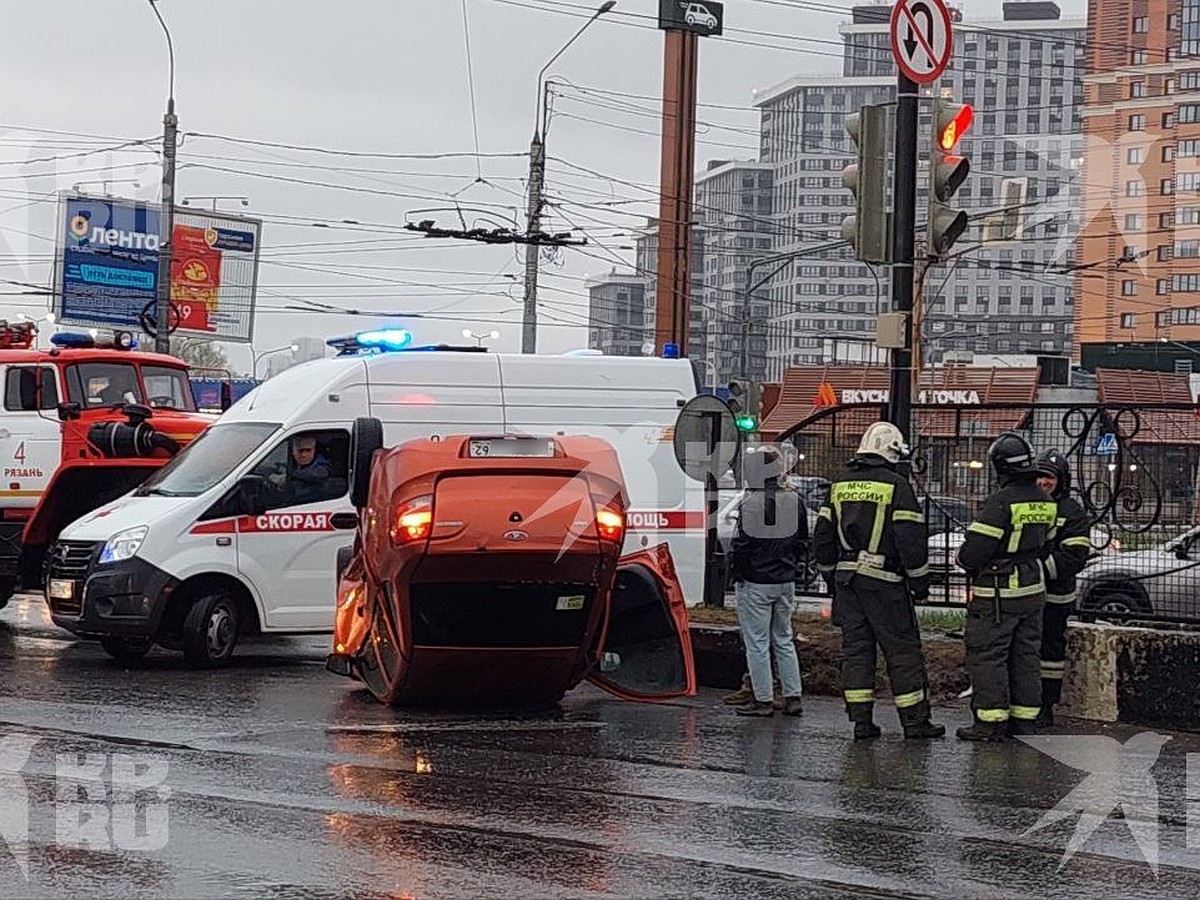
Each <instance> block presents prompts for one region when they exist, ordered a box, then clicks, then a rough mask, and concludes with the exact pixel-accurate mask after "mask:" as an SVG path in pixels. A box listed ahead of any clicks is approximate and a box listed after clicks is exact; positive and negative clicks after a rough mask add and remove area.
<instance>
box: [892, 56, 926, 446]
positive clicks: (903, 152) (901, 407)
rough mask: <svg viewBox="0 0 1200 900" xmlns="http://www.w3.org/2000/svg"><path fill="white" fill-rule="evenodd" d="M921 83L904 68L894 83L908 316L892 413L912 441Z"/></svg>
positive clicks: (898, 211)
mask: <svg viewBox="0 0 1200 900" xmlns="http://www.w3.org/2000/svg"><path fill="white" fill-rule="evenodd" d="M918 98H919V95H918V93H917V85H916V82H914V81H913V80H912V79H910V78H909V77H908V76H906V75H904V74H903V73H901V74H900V75H899V79H898V81H897V85H896V100H897V103H896V154H895V169H894V170H893V175H894V177H893V181H892V184H893V191H894V199H895V206H894V216H893V221H894V227H895V230H894V232H893V234H892V304H893V307H892V308H893V310H894V311H895V312H898V313H902V314H903V315H904V317H905V326H904V347H903V349H894V350H892V382H891V391H890V392H889V403H888V418H889V419H890V420H891V422H892V424H894V425H895V426H896V427H897V428H899V429H900V431H901V432H902V433H903V434H904V436H905V438H906V439H907V440H909V442H910V443H911V439H912V434H911V429H912V359H913V353H912V347H913V340H912V337H913V333H912V324H913V323H912V311H913V274H914V273H913V252H914V245H915V244H916V238H917V110H918V107H917V104H918Z"/></svg>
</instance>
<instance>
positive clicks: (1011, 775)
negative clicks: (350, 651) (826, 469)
mask: <svg viewBox="0 0 1200 900" xmlns="http://www.w3.org/2000/svg"><path fill="white" fill-rule="evenodd" d="M68 638H69V636H67V635H65V634H63V633H61V632H58V631H56V630H55V629H54V628H53V626H51V625H50V624H49V623H48V622H47V621H46V620H45V619H44V615H43V614H42V612H41V607H40V604H38V603H37V602H36V601H19V602H17V603H15V604H14V606H12V607H10V608H9V609H7V610H5V611H4V612H3V613H0V697H2V699H0V749H3V748H4V747H12V746H15V744H13V743H10V742H13V741H15V740H16V739H18V738H20V737H21V736H27V737H28V738H29V739H30V741H34V742H35V743H32V747H31V749H30V751H29V758H28V762H27V763H25V764H24V765H23V766H20V773H19V775H17V776H15V777H16V778H17V779H18V780H17V782H11V780H10V781H5V779H11V778H12V777H13V776H9V775H3V774H0V782H4V784H5V785H15V787H13V788H12V789H11V790H9V791H8V792H7V793H6V795H5V797H0V833H2V834H5V835H8V834H11V833H12V832H11V829H12V828H13V826H14V822H17V824H20V823H21V822H23V821H26V819H27V821H28V825H29V828H28V831H29V842H28V844H27V845H26V847H25V848H24V850H25V859H26V861H27V863H28V881H26V880H25V878H24V876H23V874H22V872H21V869H20V867H19V866H18V865H17V863H16V862H15V861H14V860H13V858H12V857H11V855H10V854H8V853H6V852H5V851H4V850H3V849H0V876H2V879H0V896H14V895H20V896H29V895H32V896H51V895H54V896H57V895H61V894H65V893H69V894H73V895H74V894H78V895H97V894H104V895H112V894H120V895H122V896H130V897H133V896H151V895H153V896H161V895H173V896H179V895H184V896H226V897H230V896H231V897H241V896H245V897H249V896H260V895H263V894H269V895H274V896H286V897H310V896H311V897H318V896H321V897H323V896H331V895H345V896H349V895H355V896H381V897H383V896H387V897H409V896H411V897H421V896H444V895H456V896H464V895H484V894H486V895H497V894H505V895H513V896H534V897H557V896H572V897H575V896H639V897H650V896H655V897H657V896H680V895H699V896H714V897H722V896H730V897H746V896H753V897H780V898H784V897H786V898H796V897H840V896H876V897H881V896H889V897H897V896H899V897H906V896H929V895H935V896H944V897H963V896H970V897H1016V896H1036V897H1071V898H1074V897H1079V898H1085V897H1086V898H1096V897H1195V896H1197V895H1200V851H1197V850H1188V848H1187V842H1186V823H1187V811H1188V810H1187V807H1186V799H1185V759H1186V754H1187V753H1188V752H1194V753H1200V739H1197V738H1196V737H1194V736H1193V737H1189V736H1185V735H1176V736H1174V739H1173V740H1172V741H1170V742H1169V743H1167V744H1166V746H1165V747H1164V748H1163V750H1162V753H1161V755H1160V756H1159V758H1158V761H1157V763H1156V765H1155V766H1154V768H1153V770H1152V772H1153V781H1152V783H1153V784H1154V785H1156V786H1157V789H1158V792H1159V801H1160V817H1159V820H1160V824H1159V827H1158V834H1157V836H1156V837H1157V839H1158V840H1157V846H1158V847H1159V856H1160V863H1161V865H1160V868H1159V870H1158V875H1157V877H1156V876H1155V875H1154V874H1153V873H1152V872H1151V869H1150V867H1149V866H1148V865H1147V863H1146V862H1145V861H1144V860H1143V857H1142V851H1141V850H1140V849H1139V847H1138V844H1137V843H1136V842H1135V841H1134V839H1133V838H1132V836H1131V833H1130V824H1131V823H1130V821H1128V820H1127V821H1123V820H1121V819H1119V818H1116V817H1110V818H1109V819H1108V820H1107V821H1106V822H1105V823H1104V824H1102V825H1101V826H1100V827H1099V828H1098V830H1097V831H1096V832H1095V834H1094V835H1092V837H1091V838H1090V839H1089V840H1088V841H1087V843H1086V845H1085V846H1084V847H1083V848H1082V850H1080V851H1079V852H1078V853H1077V854H1076V855H1075V856H1074V858H1073V859H1072V860H1071V861H1070V862H1068V863H1067V864H1066V865H1065V866H1063V867H1062V868H1061V871H1060V870H1059V865H1060V863H1061V861H1062V854H1063V850H1064V848H1065V847H1066V845H1067V842H1068V840H1069V838H1070V836H1071V834H1072V831H1073V830H1074V827H1075V823H1076V821H1077V820H1078V815H1072V816H1070V817H1067V818H1065V819H1064V820H1063V821H1061V822H1058V823H1057V824H1054V825H1051V826H1050V827H1047V828H1045V829H1041V830H1038V831H1035V832H1032V833H1030V834H1028V835H1025V832H1026V831H1027V830H1029V829H1030V828H1031V827H1032V826H1033V825H1034V824H1035V823H1037V822H1038V820H1039V819H1040V818H1041V816H1042V815H1043V814H1044V813H1045V812H1046V811H1047V810H1049V809H1050V808H1051V807H1053V806H1054V805H1055V804H1056V803H1058V802H1059V801H1060V800H1062V799H1063V798H1064V797H1066V796H1067V795H1068V794H1070V793H1071V791H1072V789H1073V788H1075V787H1076V786H1077V785H1078V784H1080V782H1081V781H1082V780H1083V779H1084V777H1085V775H1084V773H1082V772H1080V771H1077V770H1075V769H1072V768H1069V767H1068V766H1066V765H1063V764H1062V763H1059V762H1056V761H1055V760H1054V759H1052V758H1050V757H1049V756H1047V755H1045V754H1043V753H1040V752H1038V751H1037V750H1035V749H1033V748H1032V747H1027V746H1024V745H1021V744H1016V745H1006V746H979V747H976V746H964V745H962V744H959V743H958V742H956V741H954V740H953V739H947V740H942V741H938V742H934V743H931V744H905V743H904V742H903V741H901V740H899V738H898V734H897V731H898V728H897V726H896V723H895V720H894V715H893V714H892V713H891V712H890V711H887V710H884V711H883V713H882V714H881V715H880V717H879V718H880V721H881V723H882V724H884V726H885V729H886V731H888V732H889V733H888V734H887V735H886V736H885V739H884V740H883V741H880V742H877V743H875V744H873V745H861V744H859V745H856V744H854V743H853V742H852V741H850V740H848V739H847V735H848V728H847V726H846V724H845V722H844V719H843V714H842V711H841V709H840V705H839V704H837V703H836V702H834V701H832V700H828V699H824V698H810V699H809V700H808V701H807V705H806V713H805V716H804V718H802V719H798V720H794V719H784V718H782V717H780V718H775V719H771V720H749V721H746V720H740V719H737V718H735V717H734V716H733V715H731V713H730V712H729V710H728V709H726V708H725V707H722V706H721V705H720V704H719V700H718V695H717V694H715V693H712V692H704V693H703V694H702V695H701V696H700V697H698V698H695V699H693V700H690V701H686V702H679V703H673V704H668V705H663V706H648V705H637V704H628V703H621V702H619V701H616V700H614V699H611V698H609V697H608V695H606V694H601V693H599V692H597V691H594V690H592V689H590V688H587V689H581V690H578V691H576V692H574V693H573V694H572V695H571V696H570V697H569V698H568V700H567V702H565V703H564V704H563V705H562V707H561V708H560V709H555V710H552V711H544V712H541V713H538V714H526V715H504V714H493V715H488V716H471V715H465V714H461V713H459V714H452V713H446V714H436V713H428V712H426V713H406V712H402V711H394V710H389V709H385V708H381V707H380V706H378V705H376V704H375V703H374V702H373V701H372V700H371V699H370V698H369V697H368V696H367V695H365V694H364V693H362V692H359V691H356V690H354V689H353V688H352V687H351V686H349V685H348V684H347V682H345V681H344V680H343V679H340V678H337V677H334V676H332V675H329V674H328V673H326V672H325V671H324V669H323V668H322V660H323V657H324V653H325V652H326V641H325V639H324V638H314V639H304V640H292V641H287V642H276V643H264V644H261V645H249V646H246V647H244V648H243V649H242V650H241V651H240V656H239V658H238V660H237V663H236V665H234V666H233V667H232V668H229V669H227V670H223V671H218V672H208V673H196V672H192V671H189V670H187V669H186V668H184V667H183V664H182V660H181V659H180V658H179V657H177V656H175V655H171V654H166V653H156V654H154V655H152V656H151V657H150V658H149V659H148V660H147V661H146V662H145V664H144V665H143V666H142V667H140V668H138V669H135V670H126V669H124V668H122V667H121V666H120V665H118V664H116V663H113V662H110V661H109V660H108V659H107V658H106V657H105V656H104V654H103V653H102V652H101V651H100V649H99V648H98V647H97V646H95V645H91V644H86V643H76V642H73V641H71V640H69V639H68ZM939 718H940V719H941V720H943V721H945V722H946V724H948V725H956V724H960V723H962V722H965V721H966V718H967V715H966V713H965V712H964V711H963V710H961V709H946V710H941V711H939ZM1070 730H1071V729H1064V731H1070ZM1075 730H1076V731H1080V732H1082V731H1083V729H1082V728H1077V729H1075ZM1107 733H1108V734H1110V735H1112V736H1113V737H1115V738H1117V739H1118V740H1120V741H1125V740H1126V739H1127V738H1128V737H1130V736H1132V735H1133V734H1135V733H1136V731H1135V730H1132V729H1114V730H1110V731H1109V732H1107ZM81 754H83V755H81ZM114 754H115V755H117V756H120V757H122V758H124V757H129V758H132V759H134V760H142V761H143V763H145V762H147V761H153V762H155V763H161V764H163V766H164V768H163V772H164V774H165V777H164V778H163V779H162V781H161V784H157V785H156V786H155V787H154V788H150V789H147V790H148V793H146V794H145V795H144V796H142V795H139V798H138V799H139V802H141V801H146V802H149V803H151V804H154V803H161V804H162V805H163V806H164V808H165V810H166V812H167V814H169V834H168V835H167V836H166V840H165V846H164V847H163V848H162V849H137V848H136V847H132V846H131V843H132V842H131V840H130V838H129V835H128V834H124V836H122V835H121V834H118V832H119V831H121V829H119V828H118V822H119V820H120V815H119V811H118V809H117V806H118V805H119V803H120V802H121V801H122V797H119V796H116V794H117V793H118V792H114V791H109V792H108V793H107V794H105V793H104V791H103V788H101V789H100V793H99V794H97V793H96V788H95V786H94V785H93V787H92V793H91V794H90V795H88V796H86V798H85V799H87V800H88V801H90V802H91V803H92V807H91V809H92V812H93V813H96V814H97V815H100V816H101V819H102V820H103V821H101V825H106V824H107V832H106V831H105V829H104V828H103V827H102V828H101V829H100V830H99V831H98V832H97V831H95V829H94V828H93V830H92V831H91V832H89V833H90V834H91V835H92V836H93V837H96V838H97V839H96V840H95V841H94V842H93V844H94V845H88V846H82V845H81V843H82V842H80V841H74V842H72V841H70V840H68V841H67V842H64V841H62V840H60V839H59V837H60V836H61V835H63V834H64V833H65V834H66V836H67V837H68V838H71V837H72V835H75V836H78V830H79V829H78V827H77V826H78V825H79V822H78V820H77V816H76V814H77V812H78V809H77V808H76V807H72V806H70V803H69V802H68V801H71V800H78V799H79V798H80V797H81V796H83V795H81V794H80V793H79V789H78V787H77V786H75V785H74V784H71V785H68V787H67V788H64V785H63V779H62V778H57V779H56V772H62V771H63V770H64V766H66V767H67V768H68V769H70V767H71V766H84V765H86V763H87V761H88V760H89V759H91V760H93V761H94V760H99V761H101V762H103V761H104V760H109V761H110V762H111V761H112V760H113V759H114V758H115V757H114ZM10 758H11V757H10ZM4 767H5V759H4V757H3V754H0V769H3V768H4ZM115 767H116V763H112V764H111V765H110V766H109V770H110V774H111V772H112V771H115ZM1194 769H1195V771H1196V774H1195V775H1194V777H1196V778H1200V759H1198V760H1197V764H1196V765H1195V766H1194ZM1197 783H1200V781H1198V782H1197ZM1135 789H1136V786H1135ZM22 792H23V793H24V794H25V795H27V800H28V806H27V808H28V813H27V816H26V818H25V819H22V818H20V816H19V815H18V814H24V807H22V806H21V805H20V804H19V803H16V802H14V800H13V798H17V799H24V798H22V797H21V796H20V795H21V794H22ZM147 798H148V799H147ZM125 799H128V798H125ZM1142 799H1145V798H1144V797H1143V798H1142ZM135 805H136V804H135ZM145 806H146V803H141V806H138V807H137V808H138V809H139V810H141V815H142V816H143V818H144V817H145V815H147V812H146V809H145V808H144V807H145ZM1197 806H1200V801H1197ZM64 810H66V811H65V812H64ZM72 816H76V818H75V819H71V817H72ZM64 817H65V818H67V819H70V821H68V822H67V826H69V827H67V830H66V832H63V830H62V829H63V828H64V825H63V821H62V820H63V819H64ZM139 821H140V820H139ZM1134 822H1135V823H1136V822H1137V819H1136V818H1135V819H1134ZM93 824H95V823H94V822H93ZM140 827H141V828H142V830H143V831H144V830H146V829H147V828H149V827H150V826H148V825H147V824H146V822H141V825H140ZM72 828H74V830H72ZM1195 837H1196V838H1197V840H1198V842H1200V834H1197V835H1196V836H1195Z"/></svg>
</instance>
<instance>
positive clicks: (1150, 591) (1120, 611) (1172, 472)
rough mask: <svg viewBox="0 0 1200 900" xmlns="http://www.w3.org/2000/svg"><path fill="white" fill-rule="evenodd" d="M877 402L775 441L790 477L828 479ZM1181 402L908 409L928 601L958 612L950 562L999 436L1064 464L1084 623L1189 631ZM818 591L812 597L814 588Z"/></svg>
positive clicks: (957, 576) (960, 583) (1192, 570)
mask: <svg viewBox="0 0 1200 900" xmlns="http://www.w3.org/2000/svg"><path fill="white" fill-rule="evenodd" d="M885 413H886V410H885V409H884V408H882V407H880V406H878V405H875V404H871V405H862V406H849V405H847V406H837V407H833V408H829V409H823V410H820V411H818V412H816V413H814V414H813V415H812V416H810V417H809V418H807V419H805V420H804V421H802V422H800V423H799V424H798V425H796V426H795V427H793V428H791V429H789V430H788V431H787V432H785V433H784V434H782V435H781V436H780V437H779V440H778V443H780V444H785V445H788V444H790V445H792V447H794V448H795V458H796V460H797V463H796V472H797V474H800V475H804V476H817V477H820V478H825V479H830V478H833V477H834V476H835V475H836V474H837V473H838V472H840V471H841V470H842V469H843V468H844V466H845V464H846V462H847V461H848V460H849V459H850V457H851V456H852V455H853V453H854V451H855V449H856V448H857V445H858V440H859V437H860V436H861V435H862V432H863V430H864V429H865V428H866V427H867V426H868V425H869V424H871V423H872V422H876V421H879V420H880V419H881V418H882V417H884V415H885ZM1197 416H1198V412H1197V408H1196V407H1194V406H1186V405H1178V404H1172V405H1139V406H1137V407H1133V406H1118V405H1103V404H1075V405H1067V404H1038V405H1035V406H1030V405H1028V404H1026V405H1023V406H1014V405H998V404H983V405H970V406H945V405H938V406H932V405H918V406H915V407H914V410H913V417H914V423H913V424H914V428H913V434H914V436H915V440H914V444H915V446H914V455H913V461H912V466H911V471H912V480H913V485H914V487H915V489H916V491H917V494H918V496H919V497H920V498H921V500H922V502H923V503H924V505H925V508H926V513H927V519H928V521H929V549H930V565H931V569H932V570H933V572H934V588H933V594H932V596H931V598H930V604H931V605H945V606H959V605H962V604H965V602H966V598H967V582H966V576H965V573H964V572H963V571H962V570H961V569H959V568H958V566H957V564H956V561H955V557H956V554H957V550H958V547H959V545H960V544H961V543H962V540H963V538H964V534H965V530H966V528H967V526H968V525H969V524H970V523H971V521H972V520H973V518H974V516H975V514H976V512H977V511H978V509H979V507H980V505H981V504H982V503H983V501H984V500H985V499H986V497H987V496H988V494H989V493H990V492H991V491H992V490H994V489H995V487H996V483H995V478H994V476H993V474H992V471H991V468H990V466H989V464H988V459H987V450H988V447H989V446H990V444H991V442H992V441H993V440H994V439H995V437H996V435H998V434H999V433H1000V432H1001V431H1004V430H1012V431H1016V432H1018V433H1020V434H1023V435H1024V436H1025V437H1026V438H1028V440H1029V441H1030V443H1032V444H1033V447H1034V449H1035V450H1036V451H1037V452H1042V451H1045V450H1051V449H1054V450H1059V451H1060V452H1062V453H1064V454H1065V455H1066V456H1067V457H1068V459H1069V460H1070V463H1071V472H1072V487H1071V493H1072V495H1073V496H1074V497H1075V499H1076V500H1078V501H1079V503H1080V504H1081V505H1082V506H1083V508H1084V509H1085V510H1086V512H1087V515H1088V519H1089V522H1090V524H1091V538H1092V543H1093V546H1094V548H1095V550H1094V554H1093V558H1092V560H1091V561H1090V562H1089V564H1088V566H1087V568H1086V569H1085V570H1084V572H1083V574H1082V575H1081V576H1080V586H1079V604H1078V605H1079V611H1080V615H1081V616H1082V617H1084V618H1087V619H1094V618H1104V619H1112V620H1123V621H1129V620H1137V621H1147V622H1154V621H1158V622H1176V623H1195V624H1200V528H1198V527H1197V523H1198V522H1200V491H1198V485H1200V418H1198V417H1197ZM822 587H823V586H822V585H819V584H818V585H817V586H815V587H814V588H813V589H812V591H815V592H819V591H821V590H822Z"/></svg>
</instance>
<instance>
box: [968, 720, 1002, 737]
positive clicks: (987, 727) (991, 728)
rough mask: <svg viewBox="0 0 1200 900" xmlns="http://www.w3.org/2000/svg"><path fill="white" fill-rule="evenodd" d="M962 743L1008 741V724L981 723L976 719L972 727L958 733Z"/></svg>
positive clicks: (969, 726)
mask: <svg viewBox="0 0 1200 900" xmlns="http://www.w3.org/2000/svg"><path fill="white" fill-rule="evenodd" d="M956 733H957V734H958V739H959V740H960V741H1007V740H1008V723H1007V722H981V721H979V719H976V720H975V721H974V723H972V724H971V725H967V726H964V727H962V728H960V729H958V731H957V732H956Z"/></svg>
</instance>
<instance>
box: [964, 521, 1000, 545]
mask: <svg viewBox="0 0 1200 900" xmlns="http://www.w3.org/2000/svg"><path fill="white" fill-rule="evenodd" d="M967 531H973V532H975V533H976V534H982V535H983V536H984V537H990V538H992V539H993V540H997V541H998V540H1000V539H1001V538H1003V537H1004V529H1003V528H997V527H996V526H995V525H985V524H984V523H983V522H972V523H971V527H970V528H968V529H967Z"/></svg>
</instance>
